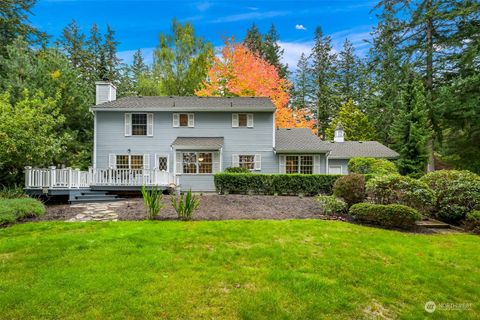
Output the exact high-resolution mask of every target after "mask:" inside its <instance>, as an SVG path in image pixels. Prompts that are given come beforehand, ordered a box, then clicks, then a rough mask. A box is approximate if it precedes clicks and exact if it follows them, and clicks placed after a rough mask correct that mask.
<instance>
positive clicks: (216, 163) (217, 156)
mask: <svg viewBox="0 0 480 320" xmlns="http://www.w3.org/2000/svg"><path fill="white" fill-rule="evenodd" d="M212 157H213V173H217V172H220V152H218V151H216V152H213V154H212Z"/></svg>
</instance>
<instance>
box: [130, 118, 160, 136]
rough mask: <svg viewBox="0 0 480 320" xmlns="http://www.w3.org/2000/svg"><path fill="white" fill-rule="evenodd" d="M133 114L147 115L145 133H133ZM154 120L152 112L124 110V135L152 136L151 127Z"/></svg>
mask: <svg viewBox="0 0 480 320" xmlns="http://www.w3.org/2000/svg"><path fill="white" fill-rule="evenodd" d="M134 114H145V115H146V116H147V124H146V134H145V135H134V134H133V123H132V121H133V117H132V115H134ZM154 124H155V120H154V116H153V113H148V112H126V113H125V137H153V128H154Z"/></svg>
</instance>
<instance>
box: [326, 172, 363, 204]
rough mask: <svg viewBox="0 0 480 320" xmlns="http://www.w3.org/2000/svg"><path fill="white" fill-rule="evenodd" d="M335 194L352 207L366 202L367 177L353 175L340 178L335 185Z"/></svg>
mask: <svg viewBox="0 0 480 320" xmlns="http://www.w3.org/2000/svg"><path fill="white" fill-rule="evenodd" d="M333 194H334V195H335V196H337V197H340V198H342V199H343V200H345V202H346V203H347V204H348V206H349V207H350V206H351V205H353V204H355V203H359V202H362V201H363V200H365V177H364V176H363V175H361V174H358V173H351V174H348V175H346V176H343V177H340V178H338V179H337V181H335V183H334V184H333Z"/></svg>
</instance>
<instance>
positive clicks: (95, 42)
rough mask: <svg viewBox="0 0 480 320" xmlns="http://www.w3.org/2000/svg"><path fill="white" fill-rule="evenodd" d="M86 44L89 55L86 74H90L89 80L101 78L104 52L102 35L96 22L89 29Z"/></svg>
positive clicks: (103, 70)
mask: <svg viewBox="0 0 480 320" xmlns="http://www.w3.org/2000/svg"><path fill="white" fill-rule="evenodd" d="M86 44H87V52H86V54H87V55H88V56H89V59H88V62H89V65H88V74H89V75H90V76H91V77H90V79H89V81H96V80H102V79H103V78H104V76H105V75H104V72H105V69H104V64H105V53H104V51H103V50H104V49H103V40H102V35H101V33H100V31H99V30H98V26H97V24H96V23H94V24H93V25H92V27H91V29H90V37H89V38H88V41H87V43H86Z"/></svg>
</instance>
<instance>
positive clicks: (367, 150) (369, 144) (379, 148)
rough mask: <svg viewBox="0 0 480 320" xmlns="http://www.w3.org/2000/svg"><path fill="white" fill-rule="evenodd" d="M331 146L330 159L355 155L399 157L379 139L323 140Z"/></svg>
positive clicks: (347, 157) (324, 143) (348, 157)
mask: <svg viewBox="0 0 480 320" xmlns="http://www.w3.org/2000/svg"><path fill="white" fill-rule="evenodd" d="M322 144H323V145H325V146H327V147H328V148H330V154H329V156H328V158H329V159H350V158H354V157H370V158H387V159H393V158H397V157H398V156H399V154H398V153H397V152H395V151H393V150H392V149H390V148H389V147H387V146H384V145H383V144H381V143H380V142H377V141H345V142H333V141H322Z"/></svg>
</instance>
